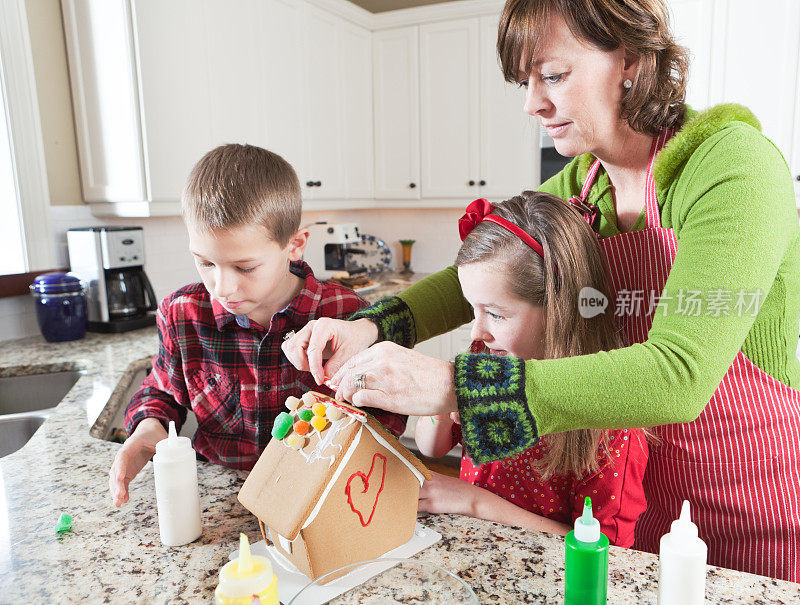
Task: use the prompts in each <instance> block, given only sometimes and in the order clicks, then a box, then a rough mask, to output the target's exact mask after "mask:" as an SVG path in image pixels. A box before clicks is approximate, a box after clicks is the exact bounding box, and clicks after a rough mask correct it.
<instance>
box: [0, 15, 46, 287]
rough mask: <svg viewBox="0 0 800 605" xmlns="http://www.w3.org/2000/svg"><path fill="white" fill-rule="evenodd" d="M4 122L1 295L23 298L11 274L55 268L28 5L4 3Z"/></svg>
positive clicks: (0, 129) (0, 67)
mask: <svg viewBox="0 0 800 605" xmlns="http://www.w3.org/2000/svg"><path fill="white" fill-rule="evenodd" d="M0 122H2V123H0V242H2V254H0V296H8V295H10V294H14V293H17V292H13V291H12V290H13V288H12V287H11V286H10V285H9V284H10V283H11V282H10V281H9V279H10V278H9V277H8V276H9V274H16V275H17V276H19V274H24V273H27V272H41V271H43V270H47V269H49V268H51V267H53V266H55V246H54V241H53V233H52V230H51V227H50V216H49V212H50V195H49V191H48V183H47V171H46V168H45V161H44V146H43V141H42V128H41V123H40V118H39V103H38V101H37V97H36V82H35V78H34V71H33V57H32V53H31V43H30V34H29V31H28V19H27V15H26V11H25V2H24V0H3V1H2V2H0ZM17 281H19V279H17Z"/></svg>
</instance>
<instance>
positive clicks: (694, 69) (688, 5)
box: [669, 0, 714, 110]
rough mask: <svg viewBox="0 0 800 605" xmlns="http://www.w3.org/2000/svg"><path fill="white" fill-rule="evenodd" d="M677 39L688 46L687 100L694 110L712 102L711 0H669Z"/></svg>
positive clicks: (712, 15) (712, 30) (712, 14)
mask: <svg viewBox="0 0 800 605" xmlns="http://www.w3.org/2000/svg"><path fill="white" fill-rule="evenodd" d="M669 6H670V8H671V11H672V29H673V32H674V34H675V38H676V39H677V42H678V43H679V44H681V45H683V46H685V47H687V48H688V49H689V55H690V56H689V81H688V84H687V87H686V102H687V103H688V104H689V105H690V106H691V107H692V108H693V109H697V110H703V109H705V108H706V107H708V106H709V104H710V103H711V100H710V99H711V48H712V41H713V32H714V26H713V25H714V21H713V18H714V3H713V2H709V0H669Z"/></svg>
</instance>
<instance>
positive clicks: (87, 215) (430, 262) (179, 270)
mask: <svg viewBox="0 0 800 605" xmlns="http://www.w3.org/2000/svg"><path fill="white" fill-rule="evenodd" d="M51 211H52V214H51V217H52V221H53V231H54V237H55V238H56V254H57V261H58V266H62V267H68V266H69V260H68V255H67V238H66V232H67V229H69V228H71V227H86V226H91V225H140V226H142V227H143V228H144V250H145V258H146V261H145V271H146V272H147V275H148V277H149V278H150V281H151V282H152V283H153V289H154V290H155V293H156V296H157V297H158V298H159V299H160V298H162V297H164V296H166V295H167V294H169V293H170V292H172V291H174V290H176V289H177V288H179V287H181V286H182V285H184V284H187V283H190V282H193V281H196V280H197V273H196V272H195V268H194V263H193V262H192V259H191V256H190V254H189V251H188V241H187V236H186V230H185V228H184V226H183V222H182V221H181V219H180V218H178V217H159V218H147V219H113V218H106V219H98V218H96V217H93V216H92V214H91V212H90V211H89V207H88V206H52V207H51ZM460 215H461V211H460V210H456V209H438V210H419V209H415V210H354V211H329V212H307V213H305V214H304V215H303V224H307V223H311V222H315V221H329V222H355V223H358V224H359V226H360V228H361V232H362V233H370V234H372V235H375V236H377V237H379V238H381V239H383V240H384V241H386V243H387V244H389V246H390V247H391V249H392V253H393V257H394V258H393V262H394V265H395V266H398V264H399V257H400V245H399V244H398V241H397V240H399V239H415V240H417V241H416V243H415V244H414V247H413V252H412V259H411V266H412V268H413V269H415V270H416V271H420V272H425V273H431V272H434V271H436V270H438V269H441V268H443V267H445V266H446V265H448V264H450V263H452V261H453V259H454V258H455V255H456V252H457V251H458V246H459V244H460V241H459V239H458V228H457V221H458V217H459V216H460ZM38 333H39V331H38V327H37V325H36V317H35V311H34V306H33V299H32V298H31V297H29V296H18V297H14V298H0V340H8V339H11V338H23V337H26V336H33V335H35V334H38Z"/></svg>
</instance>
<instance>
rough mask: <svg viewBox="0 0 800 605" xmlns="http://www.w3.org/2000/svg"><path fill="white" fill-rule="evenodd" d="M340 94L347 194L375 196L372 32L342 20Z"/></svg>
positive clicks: (357, 197) (362, 196)
mask: <svg viewBox="0 0 800 605" xmlns="http://www.w3.org/2000/svg"><path fill="white" fill-rule="evenodd" d="M341 41H342V46H341V57H342V58H341V60H340V61H341V64H342V65H343V66H344V69H343V70H342V74H341V83H340V85H341V95H342V107H343V113H344V118H343V120H344V121H343V124H344V125H345V127H344V128H343V129H342V135H341V136H342V138H341V143H342V154H341V159H340V160H339V161H341V162H342V163H343V164H344V172H345V174H344V177H345V194H346V197H347V198H348V199H368V198H372V197H373V186H372V185H373V174H374V171H375V154H374V153H373V143H372V140H373V137H372V124H373V119H372V34H371V33H370V32H369V30H366V29H364V28H363V27H359V26H357V25H351V24H349V23H343V24H342V31H341Z"/></svg>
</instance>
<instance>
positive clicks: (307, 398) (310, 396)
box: [303, 391, 317, 408]
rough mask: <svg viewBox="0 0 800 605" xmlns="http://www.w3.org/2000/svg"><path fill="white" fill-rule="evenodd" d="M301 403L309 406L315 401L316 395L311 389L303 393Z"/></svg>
mask: <svg viewBox="0 0 800 605" xmlns="http://www.w3.org/2000/svg"><path fill="white" fill-rule="evenodd" d="M303 403H304V404H305V406H306V407H309V408H310V407H311V406H312V405H314V404H315V403H317V397H316V395H314V393H312V392H311V391H307V392H305V393H303Z"/></svg>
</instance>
